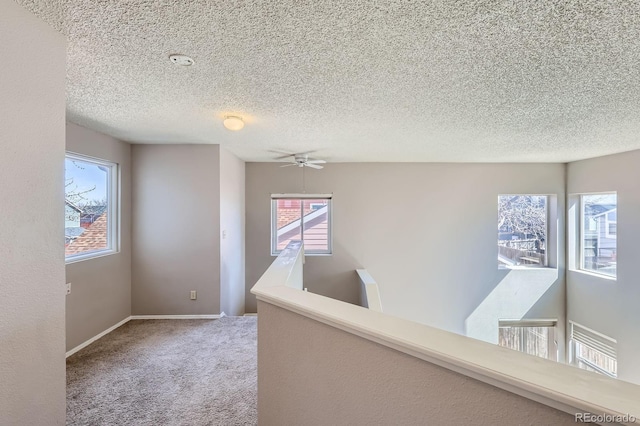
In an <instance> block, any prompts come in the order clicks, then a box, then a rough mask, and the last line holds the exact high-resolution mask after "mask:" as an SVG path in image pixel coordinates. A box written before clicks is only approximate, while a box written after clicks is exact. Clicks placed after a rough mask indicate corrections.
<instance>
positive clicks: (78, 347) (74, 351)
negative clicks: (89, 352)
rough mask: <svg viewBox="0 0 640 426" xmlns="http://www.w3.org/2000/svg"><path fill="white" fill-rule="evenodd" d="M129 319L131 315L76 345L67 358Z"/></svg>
mask: <svg viewBox="0 0 640 426" xmlns="http://www.w3.org/2000/svg"><path fill="white" fill-rule="evenodd" d="M129 320H131V317H126V318H125V319H123V320H122V321H120V322H119V323H117V324H116V325H114V326H111V327H109V328H107V329H106V330H105V331H103V332H102V333H100V334H97V335H95V336H93V337H92V338H91V339H89V340H87V341H86V342H84V343H81V344H79V345H78V346H76V347H75V348H73V349H71V350H70V351H69V352H67V354H66V356H65V358H69V357H70V356H71V355H73V354H75V353H76V352H78V351H79V350H80V349H84V348H86V347H87V346H89V345H90V344H92V343H93V342H95V341H96V340H98V339H99V338H101V337H103V336H105V335H107V334H109V333H111V332H112V331H113V330H115V329H116V328H118V327H120V326H122V325H124V324H126V323H128V322H129Z"/></svg>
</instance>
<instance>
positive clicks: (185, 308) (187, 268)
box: [131, 145, 220, 315]
mask: <svg viewBox="0 0 640 426" xmlns="http://www.w3.org/2000/svg"><path fill="white" fill-rule="evenodd" d="M132 163H133V166H132V170H133V204H132V206H133V210H132V219H133V228H132V231H133V232H132V243H133V245H132V249H133V250H132V308H131V311H132V314H133V315H196V314H218V313H220V270H219V266H220V241H219V238H220V158H219V146H218V145H133V146H132ZM190 290H196V291H197V292H198V299H197V300H189V292H190Z"/></svg>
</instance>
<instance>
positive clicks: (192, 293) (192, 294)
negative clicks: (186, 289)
mask: <svg viewBox="0 0 640 426" xmlns="http://www.w3.org/2000/svg"><path fill="white" fill-rule="evenodd" d="M196 297H197V294H196V291H195V290H191V300H196Z"/></svg>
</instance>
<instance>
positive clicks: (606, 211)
mask: <svg viewBox="0 0 640 426" xmlns="http://www.w3.org/2000/svg"><path fill="white" fill-rule="evenodd" d="M580 207H581V208H580V222H581V226H580V269H582V270H585V271H590V272H595V273H598V274H603V275H608V276H611V277H615V276H616V273H617V263H618V262H617V255H618V253H617V237H618V200H617V196H616V194H615V193H603V194H589V195H581V196H580Z"/></svg>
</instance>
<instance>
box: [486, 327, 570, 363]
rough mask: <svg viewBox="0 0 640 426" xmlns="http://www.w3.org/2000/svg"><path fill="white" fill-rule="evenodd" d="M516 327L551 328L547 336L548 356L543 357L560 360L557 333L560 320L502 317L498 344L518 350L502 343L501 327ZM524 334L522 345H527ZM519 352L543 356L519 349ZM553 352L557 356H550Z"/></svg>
mask: <svg viewBox="0 0 640 426" xmlns="http://www.w3.org/2000/svg"><path fill="white" fill-rule="evenodd" d="M514 327H518V328H548V329H549V334H548V336H547V352H548V356H547V357H546V358H543V359H548V360H550V361H555V362H558V360H559V345H558V339H557V335H558V330H557V328H558V320H557V319H519V320H518V319H501V320H498V345H499V346H501V347H503V348H507V349H511V350H517V349H512V348H509V347H508V346H502V345H500V329H501V328H514ZM524 336H525V335H524V334H522V335H521V339H522V341H521V342H520V343H521V346H522V347H525V340H526V339H525V338H524ZM518 352H522V353H523V354H526V355H531V356H535V357H538V358H542V357H539V356H537V355H534V354H529V353H527V352H525V351H518ZM551 354H554V355H555V356H554V357H553V358H549V356H551Z"/></svg>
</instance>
